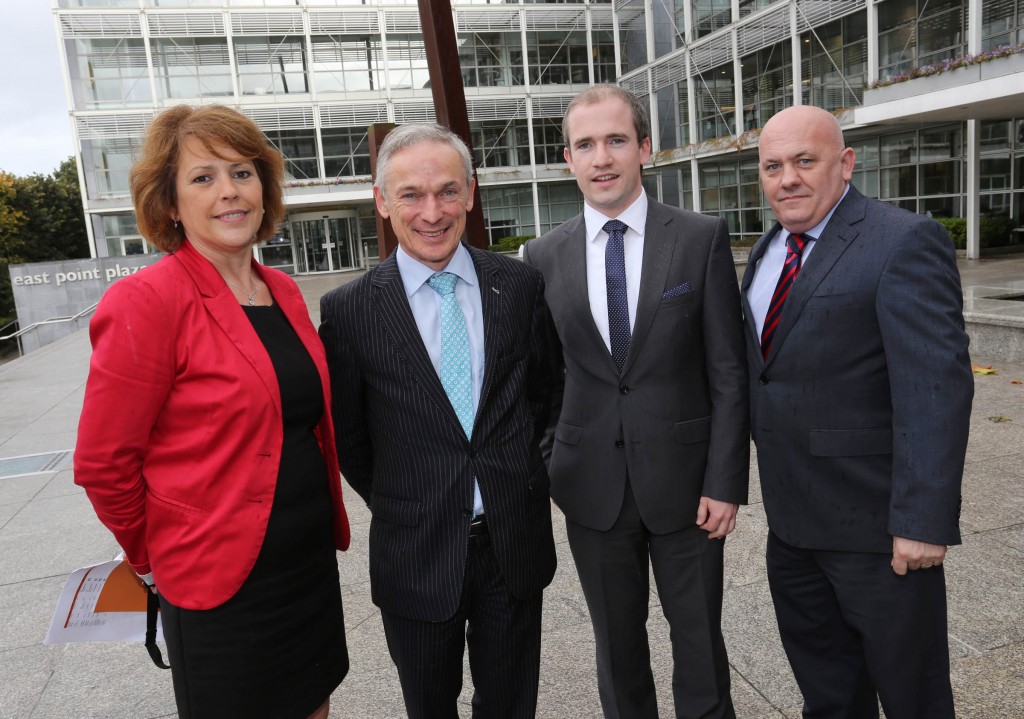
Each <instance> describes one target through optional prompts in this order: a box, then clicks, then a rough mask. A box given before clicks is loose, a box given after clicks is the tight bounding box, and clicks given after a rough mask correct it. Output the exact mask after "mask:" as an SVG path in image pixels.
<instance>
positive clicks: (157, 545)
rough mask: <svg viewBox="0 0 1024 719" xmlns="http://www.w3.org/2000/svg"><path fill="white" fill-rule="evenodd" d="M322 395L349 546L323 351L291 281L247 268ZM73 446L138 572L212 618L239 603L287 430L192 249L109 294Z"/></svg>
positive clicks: (337, 512) (323, 435)
mask: <svg viewBox="0 0 1024 719" xmlns="http://www.w3.org/2000/svg"><path fill="white" fill-rule="evenodd" d="M253 271H254V272H257V273H258V274H259V276H260V277H261V278H262V279H263V281H264V282H266V284H267V286H268V287H269V288H270V291H271V293H272V294H273V297H274V301H275V302H277V303H278V304H279V305H280V307H281V309H282V310H283V311H284V314H285V316H286V317H287V318H288V321H289V322H290V323H291V325H292V327H293V328H295V332H296V333H297V334H298V336H299V339H300V340H302V343H303V344H304V345H305V347H306V349H307V350H308V352H309V354H310V356H311V357H312V358H313V362H314V363H315V365H316V367H317V370H318V372H319V373H320V381H321V384H322V386H323V395H324V414H323V417H322V418H321V419H320V423H319V424H318V425H317V427H316V430H315V431H316V435H317V439H318V440H319V442H320V449H321V451H322V452H323V456H324V461H325V463H326V466H327V471H328V476H329V478H330V489H331V497H332V499H333V503H334V540H335V545H336V546H337V548H338V549H342V550H344V549H346V548H347V547H348V543H349V525H348V517H347V516H346V513H345V506H344V504H343V502H342V497H341V475H340V473H339V470H338V455H337V450H336V449H335V444H334V431H333V424H332V421H331V398H330V380H329V378H328V373H327V362H326V358H325V355H324V350H323V346H322V345H321V343H320V339H319V337H318V336H317V333H316V330H315V329H314V327H313V324H312V322H311V321H310V319H309V312H308V310H307V308H306V304H305V301H304V300H303V298H302V295H301V294H300V293H299V289H298V287H297V286H296V285H295V283H294V282H293V281H292V280H291V279H290V278H289V277H288V276H287V275H285V274H284V273H282V272H278V271H277V270H272V269H268V268H265V267H262V266H260V265H258V264H257V263H255V262H253ZM89 333H90V338H91V340H92V345H93V354H92V360H91V362H90V367H89V380H88V383H87V385H86V391H85V402H84V405H83V409H82V416H81V420H80V421H79V426H78V444H77V446H76V449H75V482H76V483H77V484H79V485H81V486H82V487H84V488H85V491H86V493H87V494H88V496H89V499H90V500H91V501H92V503H93V507H94V508H95V510H96V514H97V515H98V516H99V518H100V520H101V521H102V522H103V523H104V524H105V525H106V526H107V527H108V528H109V529H110V531H112V532H113V533H114V536H115V538H116V539H117V541H118V544H120V545H121V547H122V548H123V549H124V551H125V554H126V555H127V558H128V562H129V563H130V564H131V566H132V568H133V569H134V570H135V571H136V572H138V573H140V574H145V573H147V572H149V571H152V572H153V575H154V579H155V581H156V583H157V585H158V586H159V588H160V591H161V593H163V594H164V595H165V596H166V597H167V599H169V600H170V601H171V602H172V603H174V604H176V605H178V606H180V607H183V608H186V609H209V608H211V607H216V606H218V605H220V604H223V603H224V602H225V601H227V600H228V599H229V598H231V597H232V596H233V595H234V594H235V592H237V591H238V588H239V587H240V586H241V585H242V582H244V581H245V579H246V577H248V576H249V572H250V571H251V569H252V567H253V564H254V563H255V562H256V557H257V555H258V554H259V552H260V547H261V546H262V544H263V537H264V535H265V533H266V530H267V521H268V519H269V517H270V509H271V505H272V504H273V499H274V488H275V486H276V484H277V473H278V466H279V463H280V460H281V444H282V441H283V425H282V416H281V395H280V389H279V387H278V383H277V375H276V373H275V372H274V367H273V365H272V364H271V361H270V357H269V356H268V355H267V352H266V350H265V349H264V347H263V344H262V343H261V341H260V339H259V337H258V336H257V334H256V331H255V330H254V329H253V327H252V325H251V324H250V323H249V320H248V318H247V317H246V316H245V313H244V312H243V311H242V308H241V307H240V306H239V304H238V300H236V299H235V297H234V295H233V293H232V292H231V290H230V289H229V288H228V286H227V284H225V282H224V280H223V279H222V278H221V276H220V274H218V272H217V270H216V269H215V268H214V267H213V265H211V264H210V262H209V261H207V260H206V259H205V258H204V257H203V256H202V255H200V254H199V253H198V252H196V250H195V249H194V248H193V247H192V246H191V245H190V244H189V243H188V242H186V243H184V244H183V245H182V246H181V248H180V249H179V250H178V251H176V252H175V253H174V254H172V255H169V256H167V257H165V258H163V259H162V260H160V261H159V262H157V263H156V264H154V265H152V266H150V267H147V268H145V269H142V270H140V271H139V272H137V273H136V274H134V275H131V276H130V277H126V278H124V279H122V280H119V281H118V282H116V283H115V284H113V285H112V286H111V287H110V289H109V290H107V292H106V294H105V295H104V296H103V299H102V300H101V301H100V304H99V307H98V308H97V310H96V314H95V316H94V317H93V319H92V321H91V322H90V323H89Z"/></svg>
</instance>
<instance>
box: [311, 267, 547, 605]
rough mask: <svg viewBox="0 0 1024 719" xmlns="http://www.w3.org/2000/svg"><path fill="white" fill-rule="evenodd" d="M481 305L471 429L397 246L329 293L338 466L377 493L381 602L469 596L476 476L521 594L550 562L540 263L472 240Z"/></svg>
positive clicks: (498, 547)
mask: <svg viewBox="0 0 1024 719" xmlns="http://www.w3.org/2000/svg"><path fill="white" fill-rule="evenodd" d="M469 252H470V255H471V256H472V258H473V263H474V265H475V267H476V271H477V275H478V277H479V280H480V296H481V302H482V305H483V314H484V354H485V360H484V361H485V367H484V379H483V388H482V390H481V397H480V400H479V404H478V408H477V416H476V419H475V423H474V427H473V436H472V438H471V439H467V438H466V435H465V433H464V432H463V430H462V426H461V425H460V424H459V420H458V416H457V415H456V414H455V410H453V409H452V406H451V403H450V402H449V401H448V397H447V395H446V394H445V391H444V387H443V386H442V385H441V381H440V379H439V378H438V376H437V372H436V371H435V370H434V366H433V365H432V364H431V361H430V358H429V356H428V355H427V351H426V348H425V347H424V345H423V340H422V338H421V337H420V334H419V330H418V329H417V327H416V321H415V319H414V318H413V315H412V310H411V309H410V308H409V301H408V298H407V297H406V294H405V287H404V285H403V284H402V278H401V275H400V274H399V271H398V262H397V260H396V258H395V256H394V255H392V256H391V257H390V258H388V259H387V260H385V261H384V262H382V263H381V264H380V265H379V266H377V267H376V268H374V269H373V270H371V271H370V272H368V273H367V274H366V275H364V276H363V277H362V278H360V279H359V280H357V281H355V282H351V283H349V284H346V285H342V286H341V287H338V288H336V289H334V290H332V291H331V292H329V293H327V294H326V295H324V297H323V298H322V299H321V301H320V312H321V321H322V324H321V325H320V336H321V338H322V339H323V342H324V346H325V348H326V350H327V362H328V366H329V368H330V374H331V388H332V397H333V399H332V404H333V407H334V423H335V434H336V436H337V441H338V457H339V463H340V465H341V471H342V474H344V475H345V478H346V479H347V480H348V482H349V484H350V485H352V488H353V489H355V490H356V492H358V493H359V495H360V496H361V497H362V498H363V499H364V500H365V501H366V502H367V503H368V504H369V507H370V510H371V512H372V514H373V520H372V522H371V524H370V581H371V591H372V594H373V601H374V603H376V604H377V605H378V606H379V607H380V608H381V609H383V610H385V611H388V612H391V613H393V614H398V615H400V616H404V617H407V618H410V619H416V620H420V621H441V620H444V619H448V618H449V617H451V616H452V615H453V614H454V613H455V610H456V608H457V607H458V605H459V598H460V596H461V594H462V586H463V575H464V571H465V564H466V551H467V546H468V541H469V523H470V519H471V517H472V508H473V479H474V477H475V478H476V479H477V481H478V482H479V484H480V492H481V494H482V496H483V501H484V509H485V512H486V515H487V523H488V527H489V530H490V534H491V539H492V543H493V546H494V552H495V555H496V557H497V560H498V564H499V566H500V567H501V571H502V575H503V578H504V580H505V582H506V584H507V585H508V588H509V590H510V591H511V592H512V594H513V595H514V596H516V597H518V598H523V597H530V596H535V595H536V594H537V593H538V592H540V591H541V590H542V589H543V588H544V587H545V586H547V584H548V583H549V582H550V581H551V578H552V576H553V575H554V571H555V552H554V543H553V540H552V536H551V501H550V496H549V484H550V483H549V481H548V474H547V471H546V469H545V466H544V462H543V459H542V457H541V452H540V448H539V440H540V437H541V435H542V434H543V431H544V428H545V427H546V425H547V422H548V413H549V407H550V396H551V384H552V372H551V368H552V362H551V352H550V348H549V347H548V346H547V344H546V339H547V337H549V336H550V330H549V329H547V328H546V326H545V325H546V323H547V322H549V316H548V313H547V308H546V307H545V305H544V283H543V280H542V279H541V277H540V273H538V272H537V271H536V270H534V269H532V268H530V267H527V266H525V265H524V264H522V263H521V262H518V261H516V260H513V259H509V258H507V257H502V256H500V255H496V254H494V253H491V252H484V251H482V250H477V249H474V248H472V247H470V248H469Z"/></svg>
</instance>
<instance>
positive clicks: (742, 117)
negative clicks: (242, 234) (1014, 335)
mask: <svg viewBox="0 0 1024 719" xmlns="http://www.w3.org/2000/svg"><path fill="white" fill-rule="evenodd" d="M52 1H53V6H54V15H55V25H56V31H57V33H58V36H59V38H60V46H61V52H62V56H63V57H62V59H63V64H64V68H65V80H66V85H67V95H68V100H69V104H70V109H71V121H72V124H73V131H74V136H75V140H76V143H77V152H78V160H79V168H80V174H81V180H82V187H83V204H84V207H85V211H86V216H87V218H88V220H89V222H88V225H89V231H90V239H91V242H92V247H93V252H94V254H95V255H96V256H101V257H102V256H115V255H129V254H138V253H143V252H147V251H150V250H149V249H148V248H147V246H146V244H145V242H144V241H143V240H142V238H141V237H140V236H139V234H138V231H137V228H136V226H135V222H134V217H133V214H132V210H131V202H130V198H129V195H128V171H129V168H130V166H131V162H132V159H133V157H134V155H135V153H136V151H137V150H138V148H139V146H140V143H141V141H142V138H143V135H144V132H145V128H146V126H147V124H148V123H149V121H150V120H151V119H152V118H153V116H154V115H155V114H156V113H157V112H159V111H160V110H161V109H163V108H165V107H168V106H171V105H175V104H179V103H189V104H197V105H198V104H207V103H223V104H226V105H230V106H232V107H236V108H238V109H240V110H241V111H242V112H244V113H245V114H247V115H248V116H250V117H251V118H252V119H253V120H255V121H256V123H257V124H258V125H259V126H260V127H261V128H262V129H263V130H264V132H265V133H266V135H267V137H268V138H269V139H270V141H271V142H272V143H274V144H275V145H276V146H277V147H278V148H279V149H280V150H281V151H282V153H283V154H284V156H285V159H286V185H287V186H286V193H285V198H286V203H287V207H288V217H287V220H286V222H285V224H284V226H283V227H282V228H281V232H280V234H279V235H278V236H277V237H275V238H274V239H273V240H272V241H271V242H269V243H267V244H266V245H264V246H261V247H259V248H258V252H259V254H260V257H261V259H262V260H263V261H264V262H265V263H267V264H269V265H272V266H277V267H280V268H281V269H283V270H285V271H287V272H294V273H312V272H326V271H338V270H345V269H351V268H357V267H363V266H366V265H367V264H369V263H372V262H374V261H376V257H377V238H376V224H375V221H374V215H373V200H372V192H371V186H370V176H369V172H370V161H369V146H368V135H367V127H368V126H369V125H371V124H373V123H379V122H394V123H405V122H417V121H431V120H433V119H434V107H433V101H432V97H431V92H430V84H429V77H428V73H427V64H426V57H425V51H424V44H423V36H422V28H421V25H420V21H419V15H418V11H417V7H416V4H415V2H414V1H402V0H398V1H395V2H383V1H382V0H52ZM982 5H983V3H982V2H981V1H980V0H881V1H880V2H874V1H873V0H867V1H865V0H776V2H768V1H767V0H675V1H674V2H672V1H670V0H618V2H615V3H611V2H551V3H542V2H504V3H501V2H494V3H488V2H472V1H470V2H457V1H456V2H453V10H454V19H455V29H456V35H457V41H458V43H459V54H460V59H461V67H460V68H459V69H460V71H461V73H462V78H463V83H464V85H465V92H466V101H467V105H468V110H469V118H470V125H471V128H472V133H473V142H474V151H475V156H476V164H477V167H478V174H479V180H480V184H481V196H482V200H483V211H484V217H485V225H486V230H487V232H488V235H489V239H490V240H491V241H492V242H495V241H498V240H500V239H502V238H504V237H508V236H514V235H538V234H541V233H544V232H546V231H547V230H549V229H551V228H552V227H554V226H556V225H558V224H559V223H561V222H563V221H564V220H566V219H568V218H570V217H572V216H573V215H575V214H576V213H577V212H579V210H580V207H581V198H580V195H579V192H578V190H577V188H576V185H575V181H574V180H573V178H572V176H571V175H570V174H569V173H568V170H567V168H566V166H565V163H564V161H563V159H562V140H561V120H562V116H563V114H564V111H565V107H566V106H567V105H568V103H569V101H570V100H571V99H572V97H573V96H574V95H575V94H577V93H578V92H579V91H581V90H582V89H584V88H585V87H587V86H588V85H590V84H591V83H596V82H615V83H618V84H620V85H622V86H624V87H626V88H628V89H630V90H631V91H633V92H635V93H636V94H638V95H640V96H642V97H644V98H645V99H646V100H647V101H648V102H649V103H650V107H651V117H652V143H653V148H654V155H653V159H652V162H651V164H650V165H649V166H648V168H647V169H646V170H645V178H644V181H645V186H646V187H647V189H648V191H649V192H650V193H651V194H652V195H653V196H655V197H657V198H658V199H661V200H662V201H664V202H666V203H669V204H674V205H679V206H684V207H689V208H692V209H696V210H698V211H701V212H707V213H712V214H719V215H722V216H723V217H725V218H726V219H727V221H728V223H729V227H730V231H731V233H732V235H733V237H734V239H735V240H736V241H750V240H751V239H752V238H756V237H757V236H758V235H759V234H760V233H761V232H762V231H763V229H764V228H765V227H766V226H769V223H770V222H771V221H772V219H773V218H772V217H771V213H770V210H769V209H768V207H767V204H766V203H765V202H764V200H763V198H762V196H761V192H760V189H759V187H758V184H757V148H756V144H757V133H758V130H759V128H760V127H761V126H762V125H763V124H764V122H765V121H766V120H767V119H768V118H769V117H771V115H772V114H774V113H775V112H777V111H778V110H780V109H782V108H784V107H787V106H789V105H793V104H795V103H798V102H799V103H811V104H815V105H818V106H821V107H824V108H826V109H828V110H831V111H835V112H836V113H837V115H838V116H839V118H840V121H841V122H842V124H843V126H844V128H845V130H846V135H847V141H848V143H849V144H851V145H852V146H853V147H854V148H855V150H856V152H857V156H858V165H857V172H856V176H855V179H854V181H855V183H856V184H857V186H858V187H859V188H860V189H861V190H863V191H864V192H865V193H866V194H869V195H872V196H876V197H880V198H882V199H884V200H886V201H890V202H893V203H895V204H899V205H900V206H902V207H906V208H908V209H910V210H912V211H916V212H921V213H925V212H928V213H932V214H933V215H934V216H964V217H972V216H973V217H979V216H983V215H985V214H999V215H1004V216H1008V217H1010V218H1011V220H1012V224H1013V225H1014V226H1020V225H1024V59H1022V58H1024V56H1022V55H1019V54H1016V55H1011V56H1010V57H1005V58H999V59H997V60H994V61H993V62H991V63H986V65H985V66H984V67H983V69H985V70H986V72H987V75H984V76H983V75H982V74H980V71H978V72H973V71H975V70H977V69H978V67H980V66H971V67H970V68H965V70H967V71H971V72H965V70H956V71H951V72H949V73H943V74H942V75H937V76H932V77H926V78H921V79H915V80H911V81H908V82H904V83H898V84H894V85H891V86H889V87H886V88H880V89H870V90H869V89H868V88H869V87H870V86H872V85H873V84H874V83H877V81H879V80H883V81H884V80H886V79H887V78H892V77H897V76H899V75H900V73H906V72H908V71H911V70H913V69H914V68H919V67H921V66H924V65H931V64H936V63H941V62H942V61H944V60H947V59H950V58H957V57H962V56H964V55H968V54H970V55H976V54H978V53H981V52H984V51H986V50H989V49H992V48H996V47H1000V46H1005V45H1012V44H1016V43H1020V42H1022V41H1024V0H985V2H984V7H982ZM453 70H454V69H453ZM958 73H959V74H964V75H966V76H965V77H963V78H960V79H957V75H958ZM972 73H973V74H972ZM937 82H938V83H939V84H936V83H937ZM922 93H923V94H922ZM922 98H925V99H924V100H923V99H922Z"/></svg>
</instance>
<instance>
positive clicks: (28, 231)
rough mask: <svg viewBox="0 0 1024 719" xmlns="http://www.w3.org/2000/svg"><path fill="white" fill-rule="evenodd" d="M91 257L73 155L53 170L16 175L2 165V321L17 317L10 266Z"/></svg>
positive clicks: (0, 309) (0, 296)
mask: <svg viewBox="0 0 1024 719" xmlns="http://www.w3.org/2000/svg"><path fill="white" fill-rule="evenodd" d="M88 256H89V238H88V235H87V234H86V229H85V214H84V212H83V210H82V196H81V194H80V192H79V186H78V171H77V169H76V168H75V160H74V158H72V157H69V158H68V159H67V160H65V161H64V162H62V163H61V165H60V167H58V168H57V169H56V170H55V171H54V172H53V173H52V174H50V175H40V174H34V175H29V176H28V177H15V176H14V175H11V174H9V173H6V172H3V171H2V170H0V326H3V325H4V324H6V323H7V322H9V321H10V320H11V319H12V318H13V316H14V298H13V296H12V294H11V276H10V272H9V271H8V269H7V268H8V265H11V264H18V263H21V262H52V261H55V260H71V259H78V258H82V257H88Z"/></svg>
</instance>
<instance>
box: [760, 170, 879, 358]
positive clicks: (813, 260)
mask: <svg viewBox="0 0 1024 719" xmlns="http://www.w3.org/2000/svg"><path fill="white" fill-rule="evenodd" d="M865 207H866V203H865V202H864V196H863V195H861V194H860V193H859V192H857V191H856V190H855V189H853V187H850V191H849V192H848V193H847V195H846V198H845V199H844V200H843V201H842V203H840V205H839V207H837V208H836V211H835V213H834V214H833V215H832V219H831V220H829V222H828V224H827V225H826V226H825V231H824V232H822V233H821V236H820V237H819V238H818V239H817V240H816V241H815V243H814V250H813V251H812V252H811V256H810V257H808V258H807V262H806V263H804V264H803V265H802V266H801V268H800V274H799V275H798V276H797V278H796V280H795V281H794V282H793V286H792V287H791V288H790V290H789V297H788V298H787V299H786V304H785V305H783V307H782V316H781V317H779V327H778V329H776V330H775V337H774V338H773V339H772V347H771V350H770V351H769V352H768V356H767V357H766V358H765V364H769V363H771V361H772V359H774V357H775V355H777V354H778V353H779V348H780V347H782V345H784V344H785V343H786V337H787V336H788V335H789V332H790V330H792V329H793V326H794V325H795V324H796V322H797V319H798V318H799V316H800V313H801V312H802V311H803V308H804V305H806V304H807V300H808V299H810V297H811V295H813V294H814V291H815V290H816V289H817V288H818V285H819V284H821V281H822V280H823V279H825V277H826V276H827V275H828V273H829V272H831V270H832V267H833V266H834V265H835V264H836V262H837V261H838V260H839V258H840V257H842V255H843V253H844V252H846V250H847V249H849V247H850V245H851V244H853V242H854V241H855V240H856V239H857V235H858V234H859V233H858V231H857V230H856V229H854V227H852V224H853V223H856V222H859V221H860V220H862V219H863V218H864V212H865Z"/></svg>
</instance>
